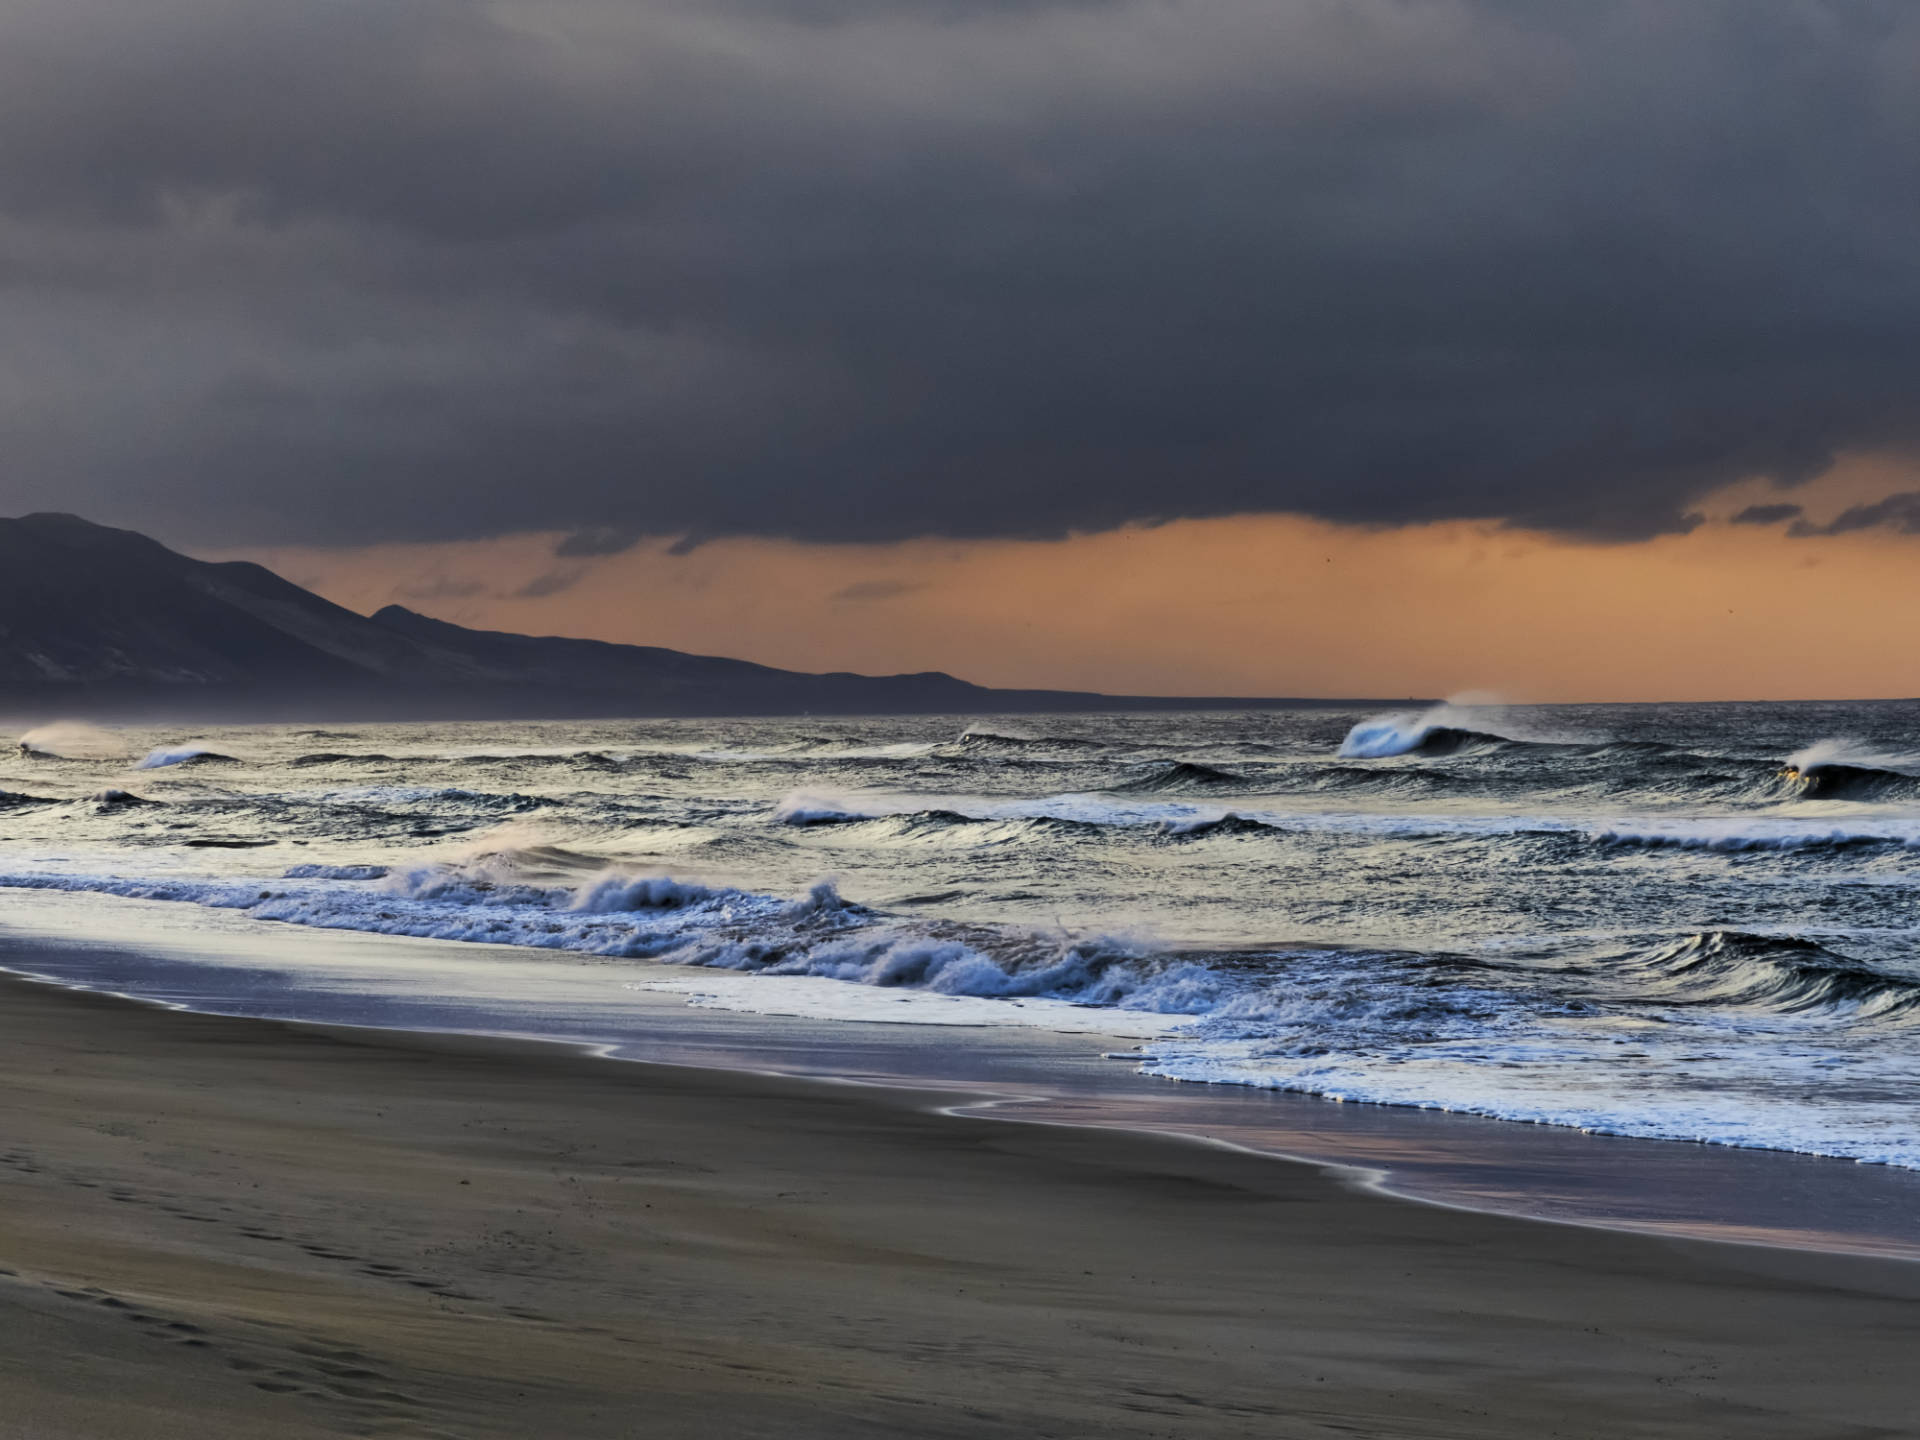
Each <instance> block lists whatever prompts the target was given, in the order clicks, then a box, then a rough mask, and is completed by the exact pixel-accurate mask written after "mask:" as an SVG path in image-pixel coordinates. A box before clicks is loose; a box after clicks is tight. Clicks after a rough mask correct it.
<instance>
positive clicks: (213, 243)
mask: <svg viewBox="0 0 1920 1440" xmlns="http://www.w3.org/2000/svg"><path fill="white" fill-rule="evenodd" d="M1917 181H1920V9H1916V7H1913V6H1911V5H1910V4H1907V3H1904V0H1902V3H1884V4H1883V3H1874V0H1859V3H1848V0H1611V3H1610V0H1525V3H1521V0H1444V3H1443V0H1185V3H1182V0H1132V3H1120V0H1107V3H1102V0H1073V3H1056V4H1048V3H1041V0H1033V3H1014V0H1001V3H994V4H974V3H969V4H960V3H939V0H892V3H889V0H784V3H783V0H680V3H666V0H659V3H646V0H499V3H495V4H491V5H482V4H478V3H471V0H139V3H133V0H14V3H11V4H9V5H8V6H6V7H5V9H4V11H0V322H4V323H0V443H4V446H5V454H6V456H7V468H6V471H5V479H4V480H0V499H4V501H5V504H4V506H3V507H0V508H5V509H7V510H10V511H18V510H22V509H27V508H35V507H58V508H63V509H75V510H81V511H84V512H87V513H90V514H93V515H95V516H97V517H99V518H102V519H107V520H111V521H116V522H119V523H125V524H134V525H140V526H143V527H148V528H152V529H155V530H157V531H158V532H159V533H161V534H163V535H165V536H167V537H169V538H173V539H177V540H183V541H192V542H197V543H202V544H216V543H237V542H258V541H288V540H295V541H298V540H309V541H311V540H321V541H328V542H341V543H352V542H358V541H365V540H372V539H394V538H440V537H449V538H450V537H466V536H476V535H485V534H492V533H499V532H502V531H509V530H520V529H528V528H541V529H555V530H562V531H565V532H568V533H569V534H570V535H571V536H572V537H573V538H572V539H570V540H567V541H565V542H563V544H562V546H561V549H562V550H563V551H564V552H565V553H566V554H568V555H570V556H576V557H577V556H587V555H591V554H595V553H607V548H602V547H610V548H618V545H619V543H621V542H623V541H625V540H627V539H629V538H631V537H637V536H642V535H687V536H691V537H693V542H694V543H698V542H699V541H701V540H704V539H707V538H712V537H716V536H722V535H726V534H730V533H740V532H752V533H763V534H779V535H789V536H796V537H801V538H816V539H854V540H867V539H889V538H897V537H901V536H908V535H918V534H945V535H956V536H968V535H1042V536H1044V535H1056V534H1061V533H1064V532H1066V531H1068V530H1071V529H1083V528H1097V527H1102V526H1110V525H1115V524H1119V523H1123V522H1126V521H1129V520H1161V519H1168V518H1172V517H1176V516H1189V515H1195V516H1199V515H1214V514H1228V513H1236V512H1243V511H1261V510H1289V511H1299V512H1304V513H1309V514H1314V515H1320V516H1326V517H1331V518H1334V519H1339V520H1349V521H1359V522H1366V523H1383V524H1385V523H1399V522H1407V521H1419V520H1429V519H1440V518H1449V517H1491V518H1497V519H1503V520H1508V521H1512V522H1515V523H1520V524H1526V525H1538V526H1546V527H1551V528H1557V529H1562V530H1567V531H1573V532H1581V533H1586V534H1592V535H1596V536H1607V537H1631V536H1636V535H1645V534H1650V533H1655V532H1659V531H1665V530H1676V529H1682V528H1685V526H1686V525H1687V524H1688V523H1689V521H1690V514H1691V505H1692V502H1693V501H1694V500H1695V499H1697V498H1698V497H1699V496H1700V495H1701V494H1702V493H1704V492H1705V491H1707V490H1710V489H1711V488H1713V487H1714V486H1715V485H1718V484H1720V483H1722V482H1724V481H1728V480H1731V479H1735V478H1739V477H1745V476H1751V475H1764V476H1768V477H1771V478H1773V479H1775V480H1777V481H1779V482H1781V483H1784V484H1792V483H1795V482H1797V481H1800V480H1804V479H1806V478H1808V477H1810V476H1812V475H1815V474H1818V473H1820V472H1821V470H1822V469H1824V468H1825V467H1826V466H1827V465H1828V464H1829V463H1830V462H1831V460H1832V457H1833V456H1834V454H1835V453H1836V451H1838V450H1841V449H1847V448H1889V447H1891V448H1901V447H1909V446H1912V445H1913V444H1914V443H1915V442H1916V440H1917V439H1920V245H1916V244H1915V243H1914V242H1915V239H1916V233H1917V227H1916V221H1917V220H1920V214H1917V213H1916V211H1917V210H1920V183H1916V182H1917Z"/></svg>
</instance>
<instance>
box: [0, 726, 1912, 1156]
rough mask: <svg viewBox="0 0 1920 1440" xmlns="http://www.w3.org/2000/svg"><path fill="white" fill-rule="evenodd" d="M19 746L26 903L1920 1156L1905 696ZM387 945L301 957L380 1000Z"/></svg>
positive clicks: (1117, 1068) (1331, 1082) (1616, 1128)
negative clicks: (339, 969) (342, 967)
mask: <svg viewBox="0 0 1920 1440" xmlns="http://www.w3.org/2000/svg"><path fill="white" fill-rule="evenodd" d="M0 791H4V792H5V793H4V795H3V796H0V888H5V889H7V890H8V891H9V892H10V893H11V898H10V899H9V898H0V923H7V924H11V925H15V926H19V925H26V926H28V927H29V928H31V927H32V926H36V925H37V926H41V927H42V928H48V929H58V928H60V927H62V926H66V925H68V924H70V923H71V924H73V925H78V924H80V923H81V922H80V920H79V919H78V918H77V917H79V916H80V914H81V911H80V910H79V909H76V908H73V907H76V906H81V905H83V904H84V905H89V906H92V907H93V909H91V910H89V911H87V912H86V913H88V914H99V913H104V912H103V907H112V906H121V907H125V911H124V913H126V914H134V913H136V912H137V913H138V914H140V915H163V914H164V915H165V916H166V917H168V918H167V919H166V920H165V921H164V922H159V921H156V922H154V923H155V924H158V925H161V926H162V928H166V929H168V930H169V931H170V932H172V933H175V934H179V933H185V934H187V935H189V936H191V935H192V934H193V933H196V929H199V930H204V931H205V933H206V934H208V935H209V936H212V935H214V934H216V933H217V932H220V931H221V927H223V926H224V927H229V928H231V927H232V926H234V925H244V926H247V927H252V928H253V929H255V930H256V931H257V930H259V929H262V928H266V927H276V926H279V927H284V926H298V927H309V928H314V929H322V930H337V931H353V932H361V933H363V934H367V935H386V936H409V937H421V938H428V939H433V940H438V941H463V942H482V943H485V944H487V945H490V946H496V947H497V946H505V947H512V950H511V959H512V961H513V963H512V965H511V966H510V967H506V968H502V969H500V970H499V972H498V973H499V974H500V975H502V976H504V975H506V974H508V973H509V970H510V973H511V976H512V989H513V993H514V994H515V995H518V996H521V997H522V998H523V999H524V998H525V997H526V996H528V995H529V994H532V993H533V992H536V991H537V990H538V989H539V987H540V985H541V984H542V980H541V975H542V973H543V972H542V970H541V966H542V965H543V964H545V965H548V966H550V967H551V973H552V975H553V977H554V979H553V984H554V985H555V986H560V985H561V984H562V983H564V985H565V987H566V989H567V994H568V996H569V997H570V998H569V1004H572V1005H576V1006H579V1005H584V1006H587V1007H588V1008H591V1007H592V1006H593V1004H594V1003H595V1002H594V999H593V997H594V995H595V994H596V993H597V994H599V995H600V996H601V997H602V998H603V999H604V1002H605V1005H606V1008H607V1013H608V1014H609V1015H612V1014H615V1013H616V1012H617V1009H618V1004H619V1002H620V1000H621V998H622V997H623V996H626V995H631V994H633V993H635V992H637V991H646V992H648V993H649V994H652V995H655V996H658V995H661V994H665V995H669V996H673V997H677V999H676V1001H675V1003H677V1004H679V1003H684V1004H685V1005H689V1006H694V1007H699V1008H703V1009H709V1010H711V1009H719V1010H728V1011H733V1012H760V1013H767V1014H776V1015H791V1016H804V1017H807V1018H808V1019H809V1020H811V1021H817V1022H827V1023H839V1022H857V1021H872V1020H885V1021H887V1022H889V1023H891V1024H893V1025H896V1026H915V1025H919V1026H928V1027H940V1026H956V1025H957V1026H965V1027H974V1028H980V1027H994V1028H996V1029H997V1030H998V1031H1000V1032H1003V1033H1001V1034H1000V1035H999V1043H1003V1044H1015V1045H1017V1044H1018V1043H1019V1037H1020V1036H1021V1035H1022V1034H1029V1035H1034V1036H1036V1038H1037V1036H1038V1034H1039V1033H1040V1032H1050V1033H1051V1034H1052V1035H1054V1036H1056V1037H1058V1036H1062V1035H1064V1036H1076V1035H1078V1036H1084V1037H1087V1039H1086V1041H1085V1043H1086V1044H1087V1045H1089V1046H1099V1047H1102V1048H1100V1049H1099V1050H1098V1053H1099V1054H1100V1055H1104V1056H1107V1057H1108V1059H1107V1060H1106V1061H1105V1062H1104V1063H1105V1064H1107V1065H1108V1066H1110V1067H1111V1068H1112V1072H1113V1073H1114V1074H1115V1075H1116V1076H1119V1075H1137V1076H1144V1077H1161V1078H1163V1079H1174V1080H1180V1081H1189V1082H1208V1083H1209V1084H1211V1085H1215V1086H1231V1087H1248V1088H1252V1089H1259V1090H1274V1091H1286V1092H1297V1093H1299V1094H1303V1095H1309V1096H1322V1097H1329V1098H1336V1099H1341V1100H1345V1101H1363V1102H1373V1103H1376V1104H1379V1105H1385V1106H1406V1107H1419V1108H1422V1109H1429V1110H1440V1111H1448V1112H1454V1113H1460V1114H1470V1115H1476V1116H1483V1117H1490V1118H1493V1119H1498V1120H1504V1121H1521V1122H1531V1123H1534V1124H1543V1125H1549V1126H1557V1127H1567V1128H1568V1129H1570V1130H1579V1131H1587V1132H1592V1133H1598V1134H1605V1135H1615V1136H1630V1137H1640V1138H1644V1139H1657V1140H1669V1141H1692V1142H1706V1143H1709V1144H1713V1145H1722V1146H1736V1147H1749V1148H1755V1149H1762V1150H1780V1151H1790V1152H1796V1153H1798V1154H1801V1155H1809V1156H1825V1157H1833V1158H1836V1159H1841V1160H1850V1161H1861V1162H1870V1163H1872V1164H1875V1165H1883V1166H1889V1167H1901V1168H1905V1169H1920V1124H1916V1118H1920V1112H1917V1109H1916V1102H1917V1101H1920V951H1916V947H1915V936H1916V930H1917V928H1920V908H1916V902H1917V901H1920V702H1899V703H1857V704H1793V705H1788V704H1718V705H1636V706H1560V707H1498V706H1443V707H1440V708H1438V709H1434V710H1428V711H1424V712H1417V711H1409V712H1407V713H1404V714H1378V713H1358V712H1344V711H1337V710H1331V709H1324V708H1299V709H1292V710H1272V711H1258V712H1247V713H1219V714H1140V715H1073V716H1021V717H1018V718H984V717H967V716H954V717H936V718H923V717H910V718H859V719H849V718H820V717H808V718H795V719H756V720H712V721H682V720H674V721H625V722H605V721H594V722H565V723H524V724H501V723H486V724H406V725H393V724H377V725H343V726H334V727H330V728H327V729H315V728H310V727H298V726H256V727H227V728H213V729H207V730H200V731H194V732H191V733H189V732H183V731H179V730H167V731H162V730H154V729H142V728H140V727H127V728H124V729H115V730H104V729H99V728H95V727H89V726H82V725H61V726H48V727H42V728H41V729H38V730H35V731H31V732H28V733H27V734H26V735H25V736H24V737H22V739H21V742H20V745H19V747H18V748H15V749H13V750H12V752H11V753H10V754H9V755H8V756H7V757H6V758H5V759H4V760H0ZM60 906H65V907H68V908H66V909H60V908H58V907H60ZM49 907H53V908H49ZM142 923H143V924H144V923H145V922H142ZM394 953H395V954H396V955H397V954H398V953H399V952H398V951H395V952H394ZM488 953H489V954H490V955H491V954H499V953H502V952H493V951H490V952H488ZM562 962H564V963H562ZM379 972H380V967H379V963H378V961H377V959H376V960H375V961H374V962H372V963H370V964H369V963H362V964H360V965H358V966H357V968H355V969H354V970H353V971H352V976H354V977H358V978H347V979H341V978H339V977H335V978H334V979H333V980H332V981H330V982H329V983H330V984H331V985H332V987H333V988H334V989H336V990H338V989H340V988H341V987H347V988H353V987H356V986H357V987H358V988H359V991H360V992H361V998H362V999H363V1000H365V1001H366V1005H367V1007H368V1008H366V1009H365V1011H364V1014H365V1015H366V1016H368V1017H370V1019H371V1020H372V1022H373V1023H386V1022H387V1020H390V1019H391V1018H392V1017H393V1016H395V1015H400V1014H401V1012H402V1010H403V1009H404V1006H402V1003H401V1001H400V999H398V998H395V997H396V996H397V995H398V993H399V989H401V988H404V987H401V986H400V983H399V981H397V980H396V979H394V978H393V977H392V976H387V975H382V974H381V973H379ZM488 973H489V971H488V969H487V967H486V966H485V965H480V966H476V968H475V970H474V971H473V973H472V974H470V975H467V976H465V977H464V978H463V979H462V981H461V985H462V987H463V988H464V989H465V990H466V991H468V992H470V993H479V992H483V991H485V990H486V988H487V986H488V984H489V983H490V982H489V981H488V979H487V975H488ZM562 977H564V981H563V979H562ZM69 978H70V977H69ZM500 983H501V984H502V985H503V986H505V984H506V982H505V981H504V980H503V981H501V982H500ZM595 987H599V989H598V990H597V991H596V988H595ZM135 988H137V987H135ZM505 994H506V991H505V990H504V989H503V990H502V995H505ZM382 997H385V998H384V999H383V998H382ZM160 998H166V997H164V996H162V997H160ZM413 1000H414V1002H417V1001H418V1000H419V996H418V995H417V994H415V995H414V997H413ZM382 1005H385V1006H386V1007H387V1008H386V1009H385V1010H383V1009H382V1008H381V1007H382ZM536 1008H537V1007H536ZM529 1013H531V1012H530V1011H529ZM395 1023H406V1021H405V1020H404V1018H403V1019H401V1020H400V1021H398V1022H395ZM610 1023H612V1022H610ZM519 1028H520V1029H522V1030H524V1031H526V1032H527V1033H539V1029H540V1027H539V1026H538V1025H537V1024H534V1023H533V1022H531V1021H529V1022H527V1023H526V1024H524V1025H522V1026H520V1027H519ZM927 1033H929V1034H933V1033H934V1032H933V1031H931V1030H929V1031H928V1032H927ZM1094 1037H1098V1038H1097V1039H1096V1038H1094ZM1049 1043H1053V1042H1049Z"/></svg>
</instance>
